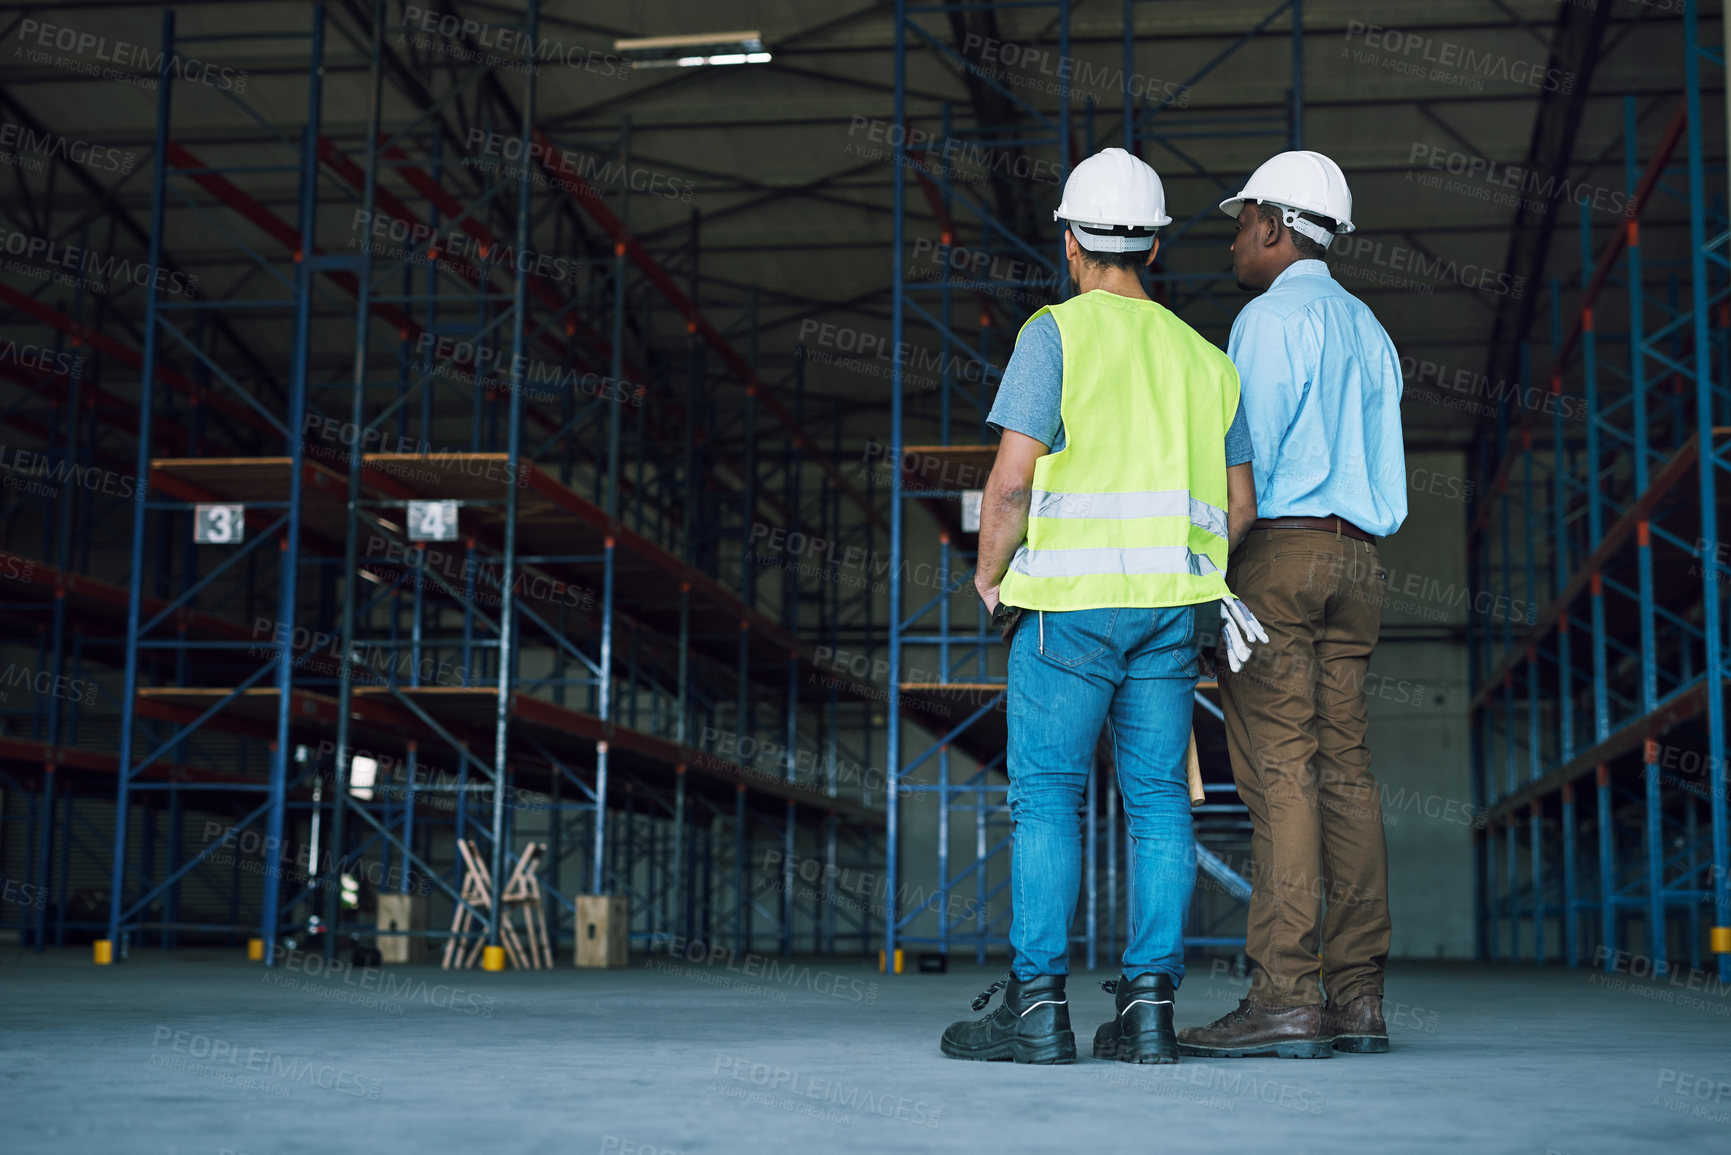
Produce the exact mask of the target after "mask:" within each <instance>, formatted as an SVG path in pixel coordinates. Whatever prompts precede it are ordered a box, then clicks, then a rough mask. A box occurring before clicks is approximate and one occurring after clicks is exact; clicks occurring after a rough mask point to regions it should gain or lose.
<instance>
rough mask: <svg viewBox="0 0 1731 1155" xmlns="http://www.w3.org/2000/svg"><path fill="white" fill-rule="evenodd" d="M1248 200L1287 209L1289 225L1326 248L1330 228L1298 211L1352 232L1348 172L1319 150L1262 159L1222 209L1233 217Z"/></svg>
mask: <svg viewBox="0 0 1731 1155" xmlns="http://www.w3.org/2000/svg"><path fill="white" fill-rule="evenodd" d="M1248 201H1258V202H1260V203H1262V204H1265V205H1273V206H1275V207H1276V208H1280V209H1284V210H1285V211H1284V212H1283V213H1282V214H1281V216H1282V218H1283V219H1284V220H1285V222H1286V227H1287V228H1289V229H1292V230H1293V231H1295V232H1299V233H1302V234H1304V235H1305V236H1307V237H1309V238H1310V239H1311V240H1313V241H1315V242H1316V243H1317V244H1319V245H1322V246H1324V247H1327V245H1328V242H1329V241H1331V240H1333V239H1334V237H1333V236H1331V235H1330V234H1329V232H1328V230H1327V229H1325V228H1323V227H1321V226H1320V225H1317V224H1313V223H1312V222H1310V221H1307V220H1303V219H1301V218H1300V217H1299V215H1298V214H1299V213H1301V212H1306V213H1314V214H1316V215H1317V216H1319V217H1327V218H1328V219H1329V220H1332V221H1334V222H1335V230H1334V231H1335V232H1336V233H1350V232H1351V231H1352V230H1353V224H1352V190H1351V189H1349V188H1347V187H1346V174H1345V173H1343V172H1341V171H1340V166H1339V165H1338V164H1335V163H1334V162H1333V161H1332V160H1329V159H1328V158H1327V157H1326V156H1323V155H1322V154H1321V153H1320V152H1283V153H1281V154H1280V155H1278V156H1273V157H1270V158H1269V159H1267V160H1265V161H1263V162H1262V167H1261V168H1258V169H1257V170H1256V171H1255V172H1253V173H1251V174H1250V179H1249V180H1248V181H1246V182H1244V191H1243V192H1241V193H1239V194H1238V195H1237V196H1235V197H1231V198H1229V199H1227V200H1223V201H1221V202H1220V211H1221V212H1223V213H1225V214H1226V215H1227V216H1229V217H1232V218H1234V219H1236V218H1237V216H1238V214H1239V212H1240V211H1241V210H1242V209H1243V208H1244V205H1245V203H1246V202H1248Z"/></svg>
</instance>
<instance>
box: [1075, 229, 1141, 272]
mask: <svg viewBox="0 0 1731 1155" xmlns="http://www.w3.org/2000/svg"><path fill="white" fill-rule="evenodd" d="M1079 227H1080V226H1078V225H1071V226H1070V232H1071V233H1074V232H1075V231H1076V229H1077V228H1079ZM1103 231H1105V230H1100V229H1090V230H1089V232H1091V233H1093V232H1103ZM1113 231H1114V232H1116V230H1113ZM1127 231H1128V230H1127ZM1137 232H1138V233H1139V234H1141V235H1146V236H1149V237H1157V236H1159V235H1160V234H1159V231H1158V230H1156V229H1147V230H1137ZM1076 244H1077V245H1080V246H1081V249H1082V263H1083V264H1085V265H1090V266H1092V267H1094V268H1096V269H1123V270H1125V271H1126V272H1131V273H1140V272H1141V271H1142V267H1143V266H1144V265H1146V264H1147V263H1148V249H1136V250H1135V251H1133V252H1128V253H1108V252H1096V251H1095V250H1093V249H1090V248H1089V247H1088V246H1087V245H1084V244H1082V238H1081V237H1079V236H1078V237H1077V238H1076ZM1149 247H1150V248H1152V247H1153V246H1152V245H1150V246H1149Z"/></svg>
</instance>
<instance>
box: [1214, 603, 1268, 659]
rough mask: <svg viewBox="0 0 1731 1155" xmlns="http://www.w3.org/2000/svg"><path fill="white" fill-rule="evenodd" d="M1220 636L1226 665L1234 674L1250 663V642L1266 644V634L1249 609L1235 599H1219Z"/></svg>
mask: <svg viewBox="0 0 1731 1155" xmlns="http://www.w3.org/2000/svg"><path fill="white" fill-rule="evenodd" d="M1220 636H1221V637H1222V638H1224V639H1225V641H1226V664H1227V665H1228V666H1230V667H1231V668H1232V672H1233V673H1234V674H1236V673H1237V672H1238V671H1239V670H1241V669H1243V668H1244V665H1245V663H1246V662H1248V661H1250V642H1251V639H1252V638H1254V639H1256V640H1257V641H1259V642H1263V643H1266V642H1267V641H1268V634H1267V633H1266V632H1265V631H1264V630H1263V628H1262V623H1261V622H1259V621H1257V620H1256V615H1255V614H1253V613H1251V612H1250V607H1249V606H1247V605H1245V604H1244V603H1243V602H1241V601H1239V600H1238V599H1237V598H1221V599H1220Z"/></svg>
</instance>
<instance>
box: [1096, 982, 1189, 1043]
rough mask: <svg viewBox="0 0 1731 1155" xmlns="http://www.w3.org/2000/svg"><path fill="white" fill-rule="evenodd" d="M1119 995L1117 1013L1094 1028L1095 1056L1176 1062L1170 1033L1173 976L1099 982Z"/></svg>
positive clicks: (1103, 988)
mask: <svg viewBox="0 0 1731 1155" xmlns="http://www.w3.org/2000/svg"><path fill="white" fill-rule="evenodd" d="M1100 989H1101V990H1103V991H1111V992H1114V993H1116V994H1117V996H1118V1013H1117V1015H1116V1016H1115V1017H1114V1018H1113V1019H1112V1021H1111V1022H1109V1023H1102V1024H1100V1029H1099V1030H1097V1031H1095V1032H1094V1057H1095V1058H1096V1059H1116V1060H1118V1061H1119V1062H1120V1063H1176V1062H1177V1061H1178V1036H1177V1035H1175V1034H1173V1033H1172V994H1173V991H1172V976H1171V975H1162V974H1144V975H1137V976H1136V977H1135V978H1133V979H1126V978H1117V979H1111V980H1109V981H1107V982H1103V983H1101V984H1100Z"/></svg>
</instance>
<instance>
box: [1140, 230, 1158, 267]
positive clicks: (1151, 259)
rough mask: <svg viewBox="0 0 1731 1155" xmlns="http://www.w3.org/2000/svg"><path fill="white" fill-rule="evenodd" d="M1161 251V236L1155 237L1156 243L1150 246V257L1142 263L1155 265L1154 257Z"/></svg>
mask: <svg viewBox="0 0 1731 1155" xmlns="http://www.w3.org/2000/svg"><path fill="white" fill-rule="evenodd" d="M1159 252H1160V238H1159V237H1155V238H1154V243H1153V244H1151V245H1149V246H1148V259H1147V260H1146V261H1143V262H1142V263H1143V264H1144V265H1153V263H1154V257H1155V255H1156V254H1158V253H1159Z"/></svg>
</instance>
